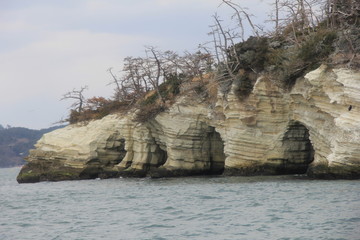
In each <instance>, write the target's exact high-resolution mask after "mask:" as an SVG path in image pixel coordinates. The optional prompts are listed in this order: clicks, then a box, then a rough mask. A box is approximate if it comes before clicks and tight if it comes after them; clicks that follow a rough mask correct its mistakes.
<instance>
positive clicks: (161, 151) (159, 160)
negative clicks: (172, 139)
mask: <svg viewBox="0 0 360 240" xmlns="http://www.w3.org/2000/svg"><path fill="white" fill-rule="evenodd" d="M153 154H154V155H155V159H156V161H155V162H154V163H152V164H150V167H156V168H158V167H161V166H162V165H164V164H165V163H166V160H167V151H166V146H165V145H164V146H160V145H157V147H156V150H155V152H154V153H153ZM151 165H152V166H151Z"/></svg>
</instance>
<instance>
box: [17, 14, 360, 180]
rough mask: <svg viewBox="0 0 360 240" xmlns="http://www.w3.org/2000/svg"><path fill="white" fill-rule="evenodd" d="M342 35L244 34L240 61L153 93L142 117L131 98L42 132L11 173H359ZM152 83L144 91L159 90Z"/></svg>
mask: <svg viewBox="0 0 360 240" xmlns="http://www.w3.org/2000/svg"><path fill="white" fill-rule="evenodd" d="M356 21H358V20H356ZM356 24H359V23H356ZM356 24H354V26H356ZM351 26H353V25H351ZM347 33H348V35H346V36H344V35H342V34H341V33H340V32H339V31H338V30H337V32H335V33H334V32H327V31H322V30H319V29H317V30H316V31H314V33H311V34H310V33H309V34H308V35H307V36H306V38H304V39H305V40H304V41H303V42H302V43H301V44H300V45H291V46H290V45H289V43H288V41H287V40H283V39H280V40H279V39H278V38H263V37H254V38H249V40H247V41H245V42H244V43H240V44H237V45H236V47H235V48H236V49H235V51H234V52H235V56H234V55H232V56H230V57H229V56H227V57H228V58H229V59H231V57H233V60H234V58H236V59H237V58H238V57H239V58H240V59H241V63H240V62H238V64H237V66H236V67H234V65H231V64H230V61H229V62H228V63H226V64H227V69H226V70H227V71H228V72H227V74H225V75H226V77H223V78H221V79H220V80H219V77H218V73H219V70H218V69H217V70H216V71H214V70H212V71H208V72H206V73H202V74H201V76H200V77H199V76H196V75H195V74H194V75H193V76H191V77H187V80H183V81H182V82H181V84H179V85H178V91H177V93H176V95H175V94H174V95H172V98H171V99H168V98H166V97H163V98H164V99H162V98H161V95H159V96H160V97H159V98H158V99H157V100H156V101H154V103H155V104H160V105H161V111H158V112H156V114H152V115H149V116H147V117H145V119H144V117H143V119H141V121H139V115H141V114H142V111H143V110H144V109H146V106H145V108H144V105H142V107H137V106H136V105H134V107H131V108H129V109H127V110H126V111H118V112H112V113H111V114H108V115H107V116H105V117H102V118H100V119H93V120H87V121H83V122H77V123H73V124H70V125H69V126H67V127H65V128H63V129H58V130H55V131H53V132H50V133H47V134H45V135H44V136H43V137H42V138H41V139H40V140H39V141H38V142H37V144H36V148H35V149H33V150H31V151H30V154H29V156H28V157H27V158H26V161H27V164H26V165H25V166H24V167H23V168H22V169H21V172H20V173H19V175H18V177H17V180H18V182H19V183H28V182H39V181H60V180H77V179H94V178H115V177H145V176H149V177H154V178H158V177H174V176H189V175H212V174H223V175H239V176H248V175H277V174H307V175H308V176H309V177H312V178H321V179H358V178H360V70H359V64H358V62H357V61H358V60H359V59H358V56H357V55H356V53H357V52H358V51H359V46H360V38H359V30H357V28H356V27H355V28H353V29H352V30H351V31H350V33H349V32H347ZM349 39H350V40H349ZM349 42H351V44H352V47H351V49H350V47H349V44H348V43H349ZM260 46H261V47H260ZM264 46H265V48H264ZM299 46H300V47H299ZM229 49H231V48H229ZM329 49H331V50H329ZM349 49H350V50H351V51H350V50H349ZM151 50H153V49H151ZM304 52H305V53H304ZM350 52H351V54H352V55H351V57H350V58H347V57H346V56H347V55H346V54H350ZM309 54H312V55H309ZM280 55H281V56H280ZM325 55H326V56H325ZM279 56H280V57H279ZM291 56H295V57H291ZM262 58H263V59H262ZM236 59H235V60H234V61H236ZM259 59H262V60H261V61H259ZM279 59H281V60H279ZM325 59H326V60H325ZM350 65H351V66H350ZM229 66H230V68H231V69H230V70H229ZM299 69H300V70H299ZM164 79H165V80H164V84H165V85H164V86H165V89H167V90H168V89H169V87H168V86H169V85H166V83H167V81H166V78H164ZM224 79H225V80H224ZM244 83H246V84H245V87H244ZM244 89H245V90H244ZM155 90H158V89H155ZM155 90H152V93H151V92H150V95H149V93H147V94H146V95H145V96H142V98H143V99H145V100H148V99H149V98H152V97H153V96H155V95H156V94H159V91H155ZM151 94H152V95H151ZM160 98H161V100H164V101H163V102H162V101H160ZM151 106H152V105H151ZM151 106H150V105H149V106H147V107H148V108H150V107H151Z"/></svg>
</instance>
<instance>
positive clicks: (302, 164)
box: [281, 121, 315, 174]
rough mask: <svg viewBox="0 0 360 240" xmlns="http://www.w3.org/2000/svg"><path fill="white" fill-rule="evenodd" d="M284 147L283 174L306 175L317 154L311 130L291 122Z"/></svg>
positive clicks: (284, 140) (298, 123) (284, 139)
mask: <svg viewBox="0 0 360 240" xmlns="http://www.w3.org/2000/svg"><path fill="white" fill-rule="evenodd" d="M283 147H284V149H285V152H284V161H283V166H282V167H281V171H283V172H281V174H305V173H306V171H307V169H308V167H309V164H310V163H311V162H312V161H313V160H314V153H315V151H314V148H313V146H312V143H311V141H310V134H309V130H308V129H307V128H306V127H305V126H304V125H303V124H301V123H300V122H297V121H293V122H291V123H290V124H289V126H288V129H287V131H286V133H285V135H284V138H283Z"/></svg>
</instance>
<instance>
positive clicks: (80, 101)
mask: <svg viewBox="0 0 360 240" xmlns="http://www.w3.org/2000/svg"><path fill="white" fill-rule="evenodd" d="M87 89H88V87H87V86H84V87H81V88H80V89H79V90H76V89H73V90H72V91H70V92H67V93H65V94H64V95H63V97H62V98H61V99H60V100H67V99H73V100H75V102H74V103H73V104H72V105H71V107H72V108H75V109H76V111H77V112H79V113H80V112H82V111H83V106H84V103H85V97H84V95H83V92H84V91H85V90H87Z"/></svg>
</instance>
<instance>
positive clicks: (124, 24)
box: [0, 0, 270, 129]
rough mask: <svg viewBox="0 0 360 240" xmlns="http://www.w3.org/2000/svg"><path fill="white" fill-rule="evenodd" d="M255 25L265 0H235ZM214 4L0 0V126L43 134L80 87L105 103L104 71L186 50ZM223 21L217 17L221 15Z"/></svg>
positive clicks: (207, 0)
mask: <svg viewBox="0 0 360 240" xmlns="http://www.w3.org/2000/svg"><path fill="white" fill-rule="evenodd" d="M235 2H237V3H240V4H241V5H242V6H247V7H248V8H249V12H252V13H253V14H254V15H255V16H254V19H255V21H258V22H262V21H263V20H264V19H267V18H268V16H267V14H268V12H269V8H270V7H269V4H268V3H267V2H269V0H263V1H262V0H235ZM220 3H221V1H220V0H61V1H59V0H31V1H29V0H0V84H1V85H0V124H2V125H3V126H6V125H11V126H14V127H15V126H21V127H28V128H35V129H39V128H47V127H50V126H52V124H53V123H55V122H57V121H59V120H61V119H63V118H66V117H67V115H68V112H69V106H70V105H71V103H72V102H71V101H59V100H60V98H61V96H62V95H63V94H64V93H66V92H68V91H71V90H72V89H74V88H75V89H78V88H80V87H81V86H85V85H87V86H88V87H89V90H88V91H87V92H86V93H85V95H86V97H92V96H104V97H111V96H112V94H113V87H112V86H107V84H108V83H109V82H110V79H111V78H110V75H109V74H108V72H107V69H108V68H110V67H113V68H114V71H115V72H117V71H120V70H121V66H122V60H123V59H124V58H125V57H126V56H143V53H144V46H145V45H151V46H156V47H157V48H158V49H159V50H175V51H177V52H179V53H181V52H183V51H184V50H189V51H194V50H195V49H196V47H197V46H198V44H200V43H204V42H206V41H208V40H209V36H208V35H207V33H208V32H209V31H210V28H209V25H211V24H212V23H213V20H212V17H211V16H212V15H213V14H214V13H215V12H218V13H219V15H220V16H221V17H223V18H226V17H227V16H226V15H230V12H231V11H230V9H228V8H226V7H225V6H221V7H220V8H219V4H220ZM224 15H225V16H224Z"/></svg>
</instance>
